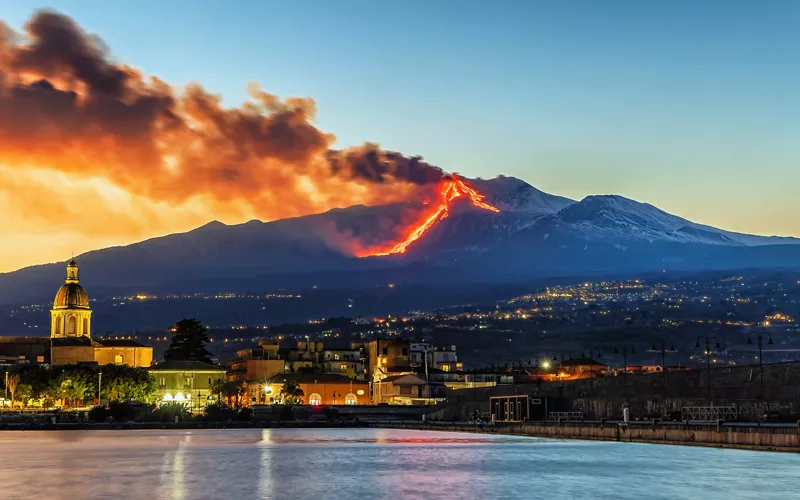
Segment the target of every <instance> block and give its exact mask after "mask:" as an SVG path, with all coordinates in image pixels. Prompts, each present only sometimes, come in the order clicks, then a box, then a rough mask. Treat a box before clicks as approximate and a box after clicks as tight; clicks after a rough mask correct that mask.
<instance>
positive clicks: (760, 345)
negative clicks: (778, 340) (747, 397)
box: [747, 332, 774, 404]
mask: <svg viewBox="0 0 800 500" xmlns="http://www.w3.org/2000/svg"><path fill="white" fill-rule="evenodd" d="M755 335H756V339H757V342H758V368H759V372H760V379H761V395H760V396H759V397H760V398H761V402H762V404H763V402H764V335H766V336H767V337H769V341H768V342H767V345H772V344H774V342H773V341H772V335H770V334H769V333H767V332H758V333H756V334H755ZM747 343H748V344H750V345H752V344H753V334H752V333H751V334H750V335H748V336H747Z"/></svg>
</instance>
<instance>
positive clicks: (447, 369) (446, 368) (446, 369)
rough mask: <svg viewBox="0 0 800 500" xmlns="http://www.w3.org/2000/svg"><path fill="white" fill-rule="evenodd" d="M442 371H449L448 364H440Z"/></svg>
mask: <svg viewBox="0 0 800 500" xmlns="http://www.w3.org/2000/svg"><path fill="white" fill-rule="evenodd" d="M442 371H443V372H449V371H450V365H442Z"/></svg>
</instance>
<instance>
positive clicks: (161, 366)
mask: <svg viewBox="0 0 800 500" xmlns="http://www.w3.org/2000/svg"><path fill="white" fill-rule="evenodd" d="M149 370H151V371H218V372H224V371H225V368H224V367H222V366H219V365H212V364H209V363H203V362H202V361H177V360H173V361H160V362H158V363H157V364H155V365H153V366H151V367H150V368H149Z"/></svg>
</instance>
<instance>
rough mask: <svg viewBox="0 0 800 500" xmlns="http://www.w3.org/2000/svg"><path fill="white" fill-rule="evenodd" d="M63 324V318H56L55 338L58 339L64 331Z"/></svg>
mask: <svg viewBox="0 0 800 500" xmlns="http://www.w3.org/2000/svg"><path fill="white" fill-rule="evenodd" d="M63 322H64V318H61V317H58V318H56V337H60V336H61V333H62V332H63V331H64V327H63Z"/></svg>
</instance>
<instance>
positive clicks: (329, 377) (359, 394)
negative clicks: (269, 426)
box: [264, 373, 370, 406]
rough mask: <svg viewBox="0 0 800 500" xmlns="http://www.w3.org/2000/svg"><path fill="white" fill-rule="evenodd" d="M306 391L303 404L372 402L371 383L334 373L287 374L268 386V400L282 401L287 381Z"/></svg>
mask: <svg viewBox="0 0 800 500" xmlns="http://www.w3.org/2000/svg"><path fill="white" fill-rule="evenodd" d="M290 382H291V383H295V384H297V385H298V386H299V387H300V389H301V390H302V391H303V396H302V398H301V399H302V400H303V403H305V404H308V405H311V406H331V405H333V406H336V405H348V406H350V405H366V404H369V403H370V395H369V384H368V383H366V382H364V381H360V380H353V379H349V378H347V377H345V376H343V375H336V374H332V373H287V374H285V375H283V376H280V377H275V379H274V381H273V382H271V383H269V384H266V385H265V386H264V393H265V395H266V398H265V401H264V402H265V403H267V404H272V403H278V402H280V393H281V391H282V390H283V387H284V385H285V384H287V383H290Z"/></svg>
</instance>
